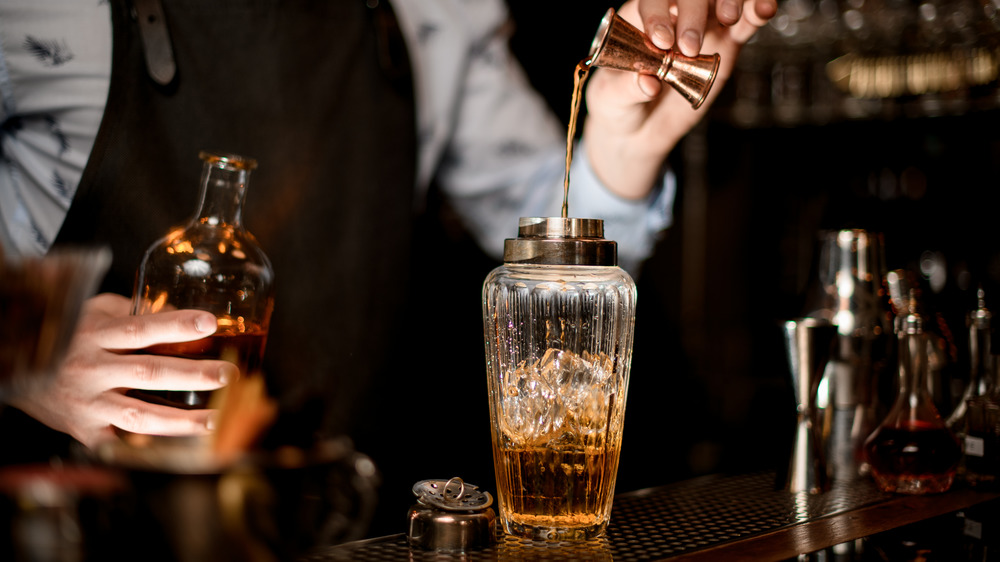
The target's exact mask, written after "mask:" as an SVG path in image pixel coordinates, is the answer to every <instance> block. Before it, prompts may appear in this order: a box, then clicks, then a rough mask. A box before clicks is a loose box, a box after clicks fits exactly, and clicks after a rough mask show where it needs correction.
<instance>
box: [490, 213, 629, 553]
mask: <svg viewBox="0 0 1000 562" xmlns="http://www.w3.org/2000/svg"><path fill="white" fill-rule="evenodd" d="M603 236H604V223H603V221H600V220H597V219H575V218H522V219H521V220H520V224H519V228H518V237H517V239H511V240H507V241H506V243H505V247H504V264H503V265H502V266H500V267H498V268H496V269H494V270H493V271H492V272H491V273H490V274H489V276H488V277H487V278H486V281H485V282H484V284H483V317H484V328H485V336H486V363H487V374H488V388H489V403H490V419H491V423H492V432H493V454H494V464H495V467H496V474H497V492H498V493H497V499H498V505H499V508H500V521H501V523H502V525H503V527H504V529H505V531H506V532H507V533H511V534H515V535H519V536H522V537H527V538H531V539H538V540H564V539H566V540H572V539H589V538H594V537H598V536H600V535H602V534H603V533H604V531H605V529H606V528H607V525H608V521H609V518H610V514H611V501H612V496H613V494H614V488H615V478H616V475H617V471H618V458H619V453H620V451H621V439H622V422H623V418H624V414H625V399H626V394H627V389H628V377H629V368H630V366H631V361H632V336H633V327H634V325H635V299H636V288H635V283H634V282H633V281H632V278H631V277H629V275H628V273H626V272H625V271H624V270H622V269H621V268H619V267H618V266H617V245H616V244H615V242H613V241H611V240H606V239H605V238H604V237H603Z"/></svg>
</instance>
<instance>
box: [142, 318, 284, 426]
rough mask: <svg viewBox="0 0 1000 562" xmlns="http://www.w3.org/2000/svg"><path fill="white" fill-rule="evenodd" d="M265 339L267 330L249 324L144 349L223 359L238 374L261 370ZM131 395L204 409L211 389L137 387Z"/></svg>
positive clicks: (168, 404)
mask: <svg viewBox="0 0 1000 562" xmlns="http://www.w3.org/2000/svg"><path fill="white" fill-rule="evenodd" d="M266 342H267V332H266V331H265V330H263V329H261V328H259V327H252V326H251V327H248V329H247V331H245V332H239V331H237V330H234V329H233V328H222V327H220V328H219V331H218V332H216V333H214V334H212V335H211V336H208V337H207V338H202V339H200V340H195V341H190V342H180V343H166V344H160V345H154V346H150V347H148V348H147V349H146V350H145V351H146V352H147V353H152V354H155V355H169V356H172V357H182V358H184V359H222V360H223V361H229V362H230V363H232V364H234V365H236V366H237V367H239V369H240V376H247V375H249V374H252V373H257V372H259V371H260V369H261V362H262V361H263V358H264V345H265V343H266ZM131 394H132V395H133V396H136V397H137V398H142V399H143V400H146V401H147V402H153V403H155V404H163V405H166V406H173V407H175V408H184V409H187V410H193V409H200V408H207V407H208V405H209V400H210V398H211V396H212V391H210V390H161V391H150V390H144V391H143V390H138V391H133V392H132V393H131Z"/></svg>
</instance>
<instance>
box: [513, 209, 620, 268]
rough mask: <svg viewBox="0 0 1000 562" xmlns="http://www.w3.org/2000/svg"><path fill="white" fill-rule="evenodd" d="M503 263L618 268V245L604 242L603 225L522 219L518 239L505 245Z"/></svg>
mask: <svg viewBox="0 0 1000 562" xmlns="http://www.w3.org/2000/svg"><path fill="white" fill-rule="evenodd" d="M503 261H504V263H516V264H539V265H596V266H616V265H618V244H617V243H616V242H615V241H614V240H608V239H606V238H604V221H603V220H601V219H578V218H562V217H528V218H524V217H522V218H521V220H520V221H518V228H517V238H508V239H507V240H505V241H504V248H503Z"/></svg>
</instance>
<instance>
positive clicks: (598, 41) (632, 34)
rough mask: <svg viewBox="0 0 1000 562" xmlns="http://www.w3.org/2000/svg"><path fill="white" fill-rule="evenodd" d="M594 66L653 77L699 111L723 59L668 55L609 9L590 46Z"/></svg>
mask: <svg viewBox="0 0 1000 562" xmlns="http://www.w3.org/2000/svg"><path fill="white" fill-rule="evenodd" d="M588 62H589V64H590V65H591V66H606V67H608V68H615V69H618V70H627V71H630V72H638V73H640V74H651V75H654V76H656V77H657V78H659V79H660V80H663V81H664V82H666V83H667V84H670V85H671V86H673V87H674V89H675V90H677V91H678V92H680V93H681V95H682V96H684V98H685V99H686V100H688V102H690V103H691V107H692V108H694V109H698V108H699V107H701V104H702V102H704V101H705V98H706V97H708V91H709V90H711V89H712V83H713V82H715V75H716V73H717V72H718V70H719V55H718V54H713V55H698V56H696V57H688V56H685V55H683V54H681V53H680V52H678V51H677V50H674V49H671V50H668V51H664V50H662V49H660V48H658V47H656V46H655V45H653V42H652V41H651V40H650V39H649V37H648V36H647V35H646V34H645V33H643V32H641V31H639V30H638V29H637V28H636V27H635V26H633V25H632V24H630V23H628V22H627V21H625V20H623V19H622V18H621V16H619V15H618V14H616V13H615V9H614V8H609V9H608V11H607V13H605V14H604V18H603V19H602V20H601V25H600V27H598V28H597V34H596V35H595V36H594V42H593V43H591V44H590V60H589V61H588Z"/></svg>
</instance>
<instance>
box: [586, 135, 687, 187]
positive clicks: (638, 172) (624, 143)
mask: <svg viewBox="0 0 1000 562" xmlns="http://www.w3.org/2000/svg"><path fill="white" fill-rule="evenodd" d="M584 139H585V142H584V143H582V147H581V148H583V149H584V150H586V151H587V159H588V160H589V161H590V165H591V167H592V169H593V171H594V174H595V175H596V176H597V178H598V179H599V180H600V181H601V183H603V184H604V185H605V186H606V187H607V189H608V190H609V191H610V192H611V193H613V194H615V195H616V196H618V197H621V198H622V199H628V200H632V201H639V200H644V199H646V198H647V197H649V194H650V193H651V192H652V191H653V189H654V187H656V186H657V185H659V184H660V183H661V181H662V176H663V162H664V161H665V160H666V156H667V154H668V153H669V148H666V146H668V145H669V146H670V147H672V146H673V145H674V144H675V143H674V142H670V141H665V140H664V139H662V138H661V139H657V142H644V141H643V140H642V139H641V138H637V137H636V136H634V135H632V136H629V135H615V134H604V133H603V131H599V127H597V126H596V125H590V124H589V122H588V124H585V125H584Z"/></svg>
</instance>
